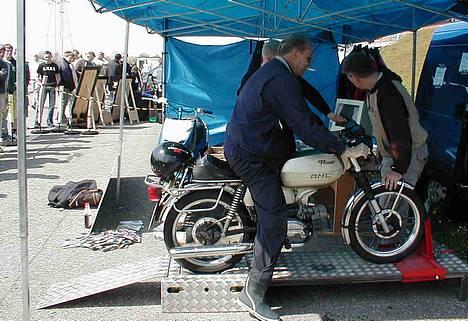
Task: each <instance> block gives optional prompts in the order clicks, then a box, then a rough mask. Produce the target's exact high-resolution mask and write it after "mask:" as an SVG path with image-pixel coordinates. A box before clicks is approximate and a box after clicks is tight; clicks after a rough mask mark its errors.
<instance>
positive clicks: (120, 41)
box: [0, 0, 237, 59]
mask: <svg viewBox="0 0 468 321" xmlns="http://www.w3.org/2000/svg"><path fill="white" fill-rule="evenodd" d="M0 2H1V11H2V18H1V19H2V29H1V30H0V43H2V44H4V43H11V44H13V46H14V47H15V48H16V0H0ZM49 2H51V0H26V23H25V30H26V57H27V58H29V59H30V58H31V57H32V56H33V55H34V54H35V53H37V52H39V51H44V50H50V51H55V50H54V49H55V48H56V45H55V43H56V42H55V40H54V39H55V33H56V27H55V25H56V23H55V16H56V15H55V14H53V13H54V10H53V8H54V6H53V5H49V4H48V3H49ZM65 8H66V10H65V14H64V20H65V21H64V28H63V30H64V32H63V34H64V41H63V42H64V45H63V47H64V50H72V49H78V51H80V52H81V53H84V52H87V51H95V52H98V51H103V52H104V53H105V54H106V55H107V56H113V55H114V54H115V53H122V52H123V51H124V46H125V43H124V42H125V25H126V22H125V21H124V20H123V19H121V18H119V17H117V16H116V15H114V14H112V13H107V14H99V13H96V12H95V11H94V8H93V7H92V6H91V4H90V3H89V1H88V0H67V4H66V6H65ZM57 25H59V24H58V23H57ZM184 39H185V40H187V38H184ZM192 39H193V38H192ZM235 40H237V39H232V38H231V39H226V38H225V39H217V38H208V39H206V38H205V39H200V38H195V39H193V42H196V43H213V44H215V43H216V44H221V43H229V42H233V41H235ZM128 52H129V55H130V56H138V55H140V54H142V53H146V54H149V55H156V54H159V55H160V54H161V52H162V37H161V36H159V35H156V34H152V35H151V34H148V33H147V32H146V30H145V28H143V27H140V26H137V25H133V24H130V36H129V49H128Z"/></svg>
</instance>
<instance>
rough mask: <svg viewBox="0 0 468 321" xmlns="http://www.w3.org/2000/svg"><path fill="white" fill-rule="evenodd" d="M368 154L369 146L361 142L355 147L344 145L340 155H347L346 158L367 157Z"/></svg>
mask: <svg viewBox="0 0 468 321" xmlns="http://www.w3.org/2000/svg"><path fill="white" fill-rule="evenodd" d="M369 154H370V149H369V147H368V146H367V145H365V144H363V143H361V144H359V145H357V146H356V147H346V149H345V151H344V152H343V154H341V155H342V156H343V157H348V158H358V157H361V156H363V157H364V158H367V155H369Z"/></svg>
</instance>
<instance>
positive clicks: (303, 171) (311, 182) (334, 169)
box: [281, 149, 344, 188]
mask: <svg viewBox="0 0 468 321" xmlns="http://www.w3.org/2000/svg"><path fill="white" fill-rule="evenodd" d="M343 172H344V169H343V165H342V164H341V162H340V161H339V160H338V157H337V156H336V155H334V154H325V153H323V152H321V151H318V150H315V149H309V150H304V151H300V152H297V153H296V154H294V156H293V158H291V159H290V160H288V161H287V162H286V163H285V164H284V166H283V168H282V169H281V180H282V182H283V186H285V187H290V188H298V187H319V186H326V185H329V184H331V183H332V182H334V181H336V180H337V179H338V178H339V177H340V176H341V175H343Z"/></svg>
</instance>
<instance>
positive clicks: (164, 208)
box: [155, 185, 235, 225]
mask: <svg viewBox="0 0 468 321" xmlns="http://www.w3.org/2000/svg"><path fill="white" fill-rule="evenodd" d="M190 187H196V185H191V186H190ZM200 187H201V185H200ZM223 190H224V192H226V193H229V194H231V195H234V192H235V189H234V188H232V187H231V186H224V187H223ZM194 192H196V191H187V192H185V193H183V194H181V195H178V196H174V195H170V194H168V193H165V195H167V199H164V200H163V201H162V202H160V203H159V204H158V205H157V206H158V209H157V210H156V211H157V212H156V216H155V218H156V223H157V224H158V225H159V224H161V223H163V222H164V221H165V220H166V217H167V215H168V214H169V212H170V211H171V209H172V207H173V206H174V204H175V203H176V202H177V201H178V200H180V199H181V198H182V197H184V196H185V195H188V194H190V193H194Z"/></svg>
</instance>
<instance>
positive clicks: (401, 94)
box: [341, 51, 428, 189]
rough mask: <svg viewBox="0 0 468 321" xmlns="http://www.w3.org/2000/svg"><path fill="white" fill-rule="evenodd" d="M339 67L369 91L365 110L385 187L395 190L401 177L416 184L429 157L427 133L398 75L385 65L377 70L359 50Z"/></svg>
mask: <svg viewBox="0 0 468 321" xmlns="http://www.w3.org/2000/svg"><path fill="white" fill-rule="evenodd" d="M341 68H342V73H343V74H345V75H346V76H347V78H348V79H349V80H350V81H351V82H352V83H353V85H354V86H356V87H357V88H359V89H363V90H367V91H369V92H368V95H367V98H366V104H367V111H368V114H369V118H370V121H371V124H372V135H373V136H374V137H375V138H376V140H377V149H378V152H379V153H380V154H381V155H382V168H381V176H382V182H383V183H385V187H386V188H387V189H395V188H396V187H397V182H398V181H399V180H401V179H403V180H405V181H406V182H408V183H410V184H412V185H416V183H417V181H418V180H419V177H420V176H421V172H422V171H423V169H424V165H425V163H426V160H427V157H428V150H427V144H426V139H427V132H426V130H425V129H424V128H423V127H422V126H421V124H420V123H419V116H418V112H417V110H416V106H415V105H414V103H413V99H412V98H411V96H410V95H409V94H408V91H407V90H406V89H405V87H403V85H402V79H401V77H400V76H398V75H397V74H396V73H394V72H393V71H391V70H390V69H388V68H381V69H378V68H377V64H376V63H375V60H374V58H372V57H371V56H370V55H367V54H366V53H365V52H361V51H357V52H352V53H351V54H349V55H348V56H347V57H346V58H345V59H344V60H343V63H342V67H341Z"/></svg>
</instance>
